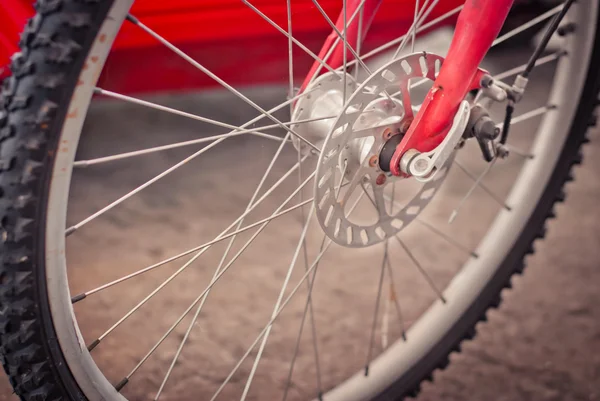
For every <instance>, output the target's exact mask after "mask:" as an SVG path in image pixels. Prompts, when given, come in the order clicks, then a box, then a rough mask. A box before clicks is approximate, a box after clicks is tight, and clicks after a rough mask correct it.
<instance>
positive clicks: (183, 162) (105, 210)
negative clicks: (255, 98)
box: [65, 138, 227, 236]
mask: <svg viewBox="0 0 600 401" xmlns="http://www.w3.org/2000/svg"><path fill="white" fill-rule="evenodd" d="M225 139H227V138H221V139H217V140H216V141H214V142H212V143H210V144H209V145H207V146H206V147H204V148H202V149H200V150H199V151H197V152H195V153H193V154H192V155H191V156H188V157H186V158H185V159H183V160H182V161H180V162H179V163H177V164H175V165H173V166H171V167H170V168H168V169H167V170H165V171H163V172H162V173H160V174H158V175H156V176H155V177H154V178H152V179H150V180H148V181H146V182H145V183H143V184H142V185H140V186H138V187H137V188H135V189H134V190H132V191H130V192H128V193H126V194H125V195H123V196H121V197H120V198H119V199H117V200H115V201H113V202H112V203H110V204H109V205H107V206H105V207H103V208H102V209H100V210H98V211H97V212H96V213H94V214H92V215H91V216H88V217H87V218H85V219H83V220H81V221H80V222H79V223H77V224H75V225H73V226H71V227H69V228H68V229H67V230H66V232H65V235H67V236H68V235H71V234H72V233H74V232H75V231H76V230H78V229H79V228H81V227H83V226H84V225H86V224H87V223H89V222H90V221H92V220H94V219H95V218H97V217H99V216H101V215H103V214H104V213H106V212H108V211H109V210H111V209H112V208H114V207H115V206H117V205H120V204H121V203H123V202H124V201H126V200H127V199H129V198H131V197H132V196H134V195H135V194H137V193H138V192H140V191H142V190H143V189H145V188H147V187H149V186H150V185H152V184H154V183H155V182H156V181H158V180H160V179H161V178H163V177H165V176H166V175H168V174H170V173H172V172H173V171H175V170H177V169H178V168H179V167H181V166H183V165H185V164H187V163H189V162H190V161H192V160H193V159H195V158H196V157H198V156H200V155H201V154H203V153H204V152H206V151H208V150H210V149H212V148H213V147H215V146H217V145H218V144H219V143H221V142H223V141H224V140H225Z"/></svg>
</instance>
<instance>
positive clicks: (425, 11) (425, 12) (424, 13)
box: [392, 0, 440, 60]
mask: <svg viewBox="0 0 600 401" xmlns="http://www.w3.org/2000/svg"><path fill="white" fill-rule="evenodd" d="M429 1H430V0H425V2H424V3H423V7H422V8H421V11H419V15H418V16H417V19H415V20H414V21H413V23H412V25H411V27H410V29H409V30H408V32H407V34H406V35H404V39H403V40H402V42H401V43H400V45H399V46H398V48H397V49H396V51H395V52H394V55H393V56H392V60H393V59H395V58H396V57H398V54H400V52H401V51H402V49H404V46H405V45H406V43H407V41H408V38H409V37H410V36H412V35H413V34H415V33H416V30H417V29H419V26H420V25H421V24H422V23H423V22H424V21H425V20H426V19H427V17H428V16H429V14H430V13H431V12H432V11H433V9H434V8H435V6H436V5H437V3H439V1H440V0H433V3H431V5H429V4H428V3H429Z"/></svg>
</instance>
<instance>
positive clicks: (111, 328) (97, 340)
mask: <svg viewBox="0 0 600 401" xmlns="http://www.w3.org/2000/svg"><path fill="white" fill-rule="evenodd" d="M313 176H314V173H313V174H311V175H310V176H309V177H308V178H307V179H306V180H305V181H304V182H303V186H304V185H306V184H307V183H308V182H309V181H310V180H311V179H312V178H313ZM303 186H302V187H303ZM302 187H300V188H297V189H296V190H295V191H294V192H293V193H292V194H291V195H290V196H289V197H288V198H287V199H286V200H285V201H284V203H282V205H281V206H279V208H277V210H276V211H275V213H278V212H280V211H281V210H282V209H283V207H284V206H285V205H286V204H287V203H288V202H289V201H290V200H291V199H292V198H294V197H295V196H296V195H297V194H298V191H300V190H301V189H302ZM270 222H271V220H269V221H266V222H264V223H262V225H261V226H260V227H259V228H258V230H257V231H256V232H255V233H254V234H253V235H252V236H251V237H250V239H249V240H248V241H247V242H246V243H245V244H244V245H243V246H242V248H241V249H240V250H239V251H238V253H237V254H236V255H235V256H234V257H233V258H232V259H231V260H230V261H229V262H228V263H227V265H226V266H225V267H224V268H223V269H222V270H221V271H220V272H219V274H218V275H217V276H216V277H215V279H214V280H211V282H210V284H209V285H208V287H207V288H206V289H205V290H204V292H203V294H202V295H204V294H205V293H206V292H207V291H210V289H211V288H212V287H213V286H214V285H215V283H216V282H217V281H218V280H219V279H220V278H221V277H222V276H223V274H225V272H227V270H229V268H230V267H231V266H232V265H233V263H234V262H235V261H236V260H237V259H238V258H239V257H240V255H241V254H242V253H243V252H244V251H245V250H246V248H248V247H249V246H250V244H252V243H253V242H254V240H255V239H256V237H258V235H259V234H260V233H261V232H262V231H263V230H264V229H265V227H266V226H267V225H268V224H269V223H270ZM208 249H210V248H208V247H207V248H203V249H202V250H201V251H199V252H198V253H196V254H195V255H194V256H193V257H192V258H190V259H189V260H188V261H187V262H186V263H185V264H184V265H183V266H181V267H180V268H179V269H177V270H176V271H175V272H174V273H173V274H171V275H170V276H169V277H168V278H167V279H166V280H164V281H163V282H162V283H161V284H160V285H159V286H158V287H157V288H156V289H154V290H153V291H152V292H151V293H150V294H148V295H147V296H146V297H145V298H144V299H143V300H142V301H140V302H139V303H138V304H137V305H136V306H134V307H133V308H132V309H130V310H129V312H127V313H126V314H125V315H124V316H123V317H122V318H121V319H119V320H118V321H117V322H116V323H115V324H113V325H112V326H111V327H110V328H109V329H108V330H106V331H105V332H104V333H102V335H100V336H99V337H98V338H97V339H96V340H94V341H93V342H92V343H91V345H90V346H89V347H88V349H89V350H90V351H91V350H92V349H93V348H95V347H96V346H97V345H98V344H99V343H100V341H102V340H103V339H104V338H105V337H106V336H107V335H109V334H110V333H111V332H112V331H114V330H115V329H116V328H117V327H118V326H119V325H121V323H123V322H124V321H125V320H127V319H128V318H129V317H130V316H131V315H132V314H133V313H135V312H136V311H137V310H138V309H139V308H141V307H142V306H143V305H144V304H146V302H148V301H149V300H150V299H151V298H152V297H154V296H155V295H156V294H157V293H158V292H159V291H160V290H162V289H163V288H164V287H165V286H166V285H167V284H169V283H170V282H171V281H173V280H174V279H175V278H176V277H177V276H178V275H179V274H181V273H182V272H183V271H185V270H186V269H187V268H188V267H189V266H190V265H191V264H192V263H193V262H195V261H196V259H198V258H199V257H200V256H201V255H202V254H204V252H206V251H207V250H208Z"/></svg>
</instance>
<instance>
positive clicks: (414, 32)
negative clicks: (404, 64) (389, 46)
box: [410, 0, 427, 53]
mask: <svg viewBox="0 0 600 401" xmlns="http://www.w3.org/2000/svg"><path fill="white" fill-rule="evenodd" d="M425 1H426V2H427V0H425ZM418 13H419V0H415V14H414V17H413V23H414V22H416V21H417V16H418ZM416 36H417V35H416V30H415V29H413V30H412V38H411V43H410V52H411V53H414V52H415V38H416Z"/></svg>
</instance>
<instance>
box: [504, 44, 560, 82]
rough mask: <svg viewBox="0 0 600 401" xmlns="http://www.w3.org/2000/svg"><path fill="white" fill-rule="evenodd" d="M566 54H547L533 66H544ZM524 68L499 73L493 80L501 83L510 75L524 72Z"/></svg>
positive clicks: (525, 65)
mask: <svg viewBox="0 0 600 401" xmlns="http://www.w3.org/2000/svg"><path fill="white" fill-rule="evenodd" d="M566 54H567V53H566V52H565V51H563V50H560V51H557V52H555V53H552V54H549V55H547V56H544V57H540V58H539V59H537V61H536V62H535V66H536V67H538V66H540V65H544V64H547V63H550V62H552V61H554V60H558V59H559V58H561V57H562V56H564V55H566ZM525 67H527V64H523V65H520V66H518V67H514V68H511V69H510V70H507V71H504V72H501V73H500V74H495V75H494V79H496V80H498V81H501V80H503V79H505V78H508V77H510V76H512V75H517V74H519V73H521V72H523V71H525Z"/></svg>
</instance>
